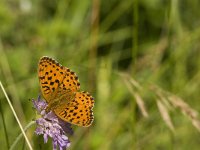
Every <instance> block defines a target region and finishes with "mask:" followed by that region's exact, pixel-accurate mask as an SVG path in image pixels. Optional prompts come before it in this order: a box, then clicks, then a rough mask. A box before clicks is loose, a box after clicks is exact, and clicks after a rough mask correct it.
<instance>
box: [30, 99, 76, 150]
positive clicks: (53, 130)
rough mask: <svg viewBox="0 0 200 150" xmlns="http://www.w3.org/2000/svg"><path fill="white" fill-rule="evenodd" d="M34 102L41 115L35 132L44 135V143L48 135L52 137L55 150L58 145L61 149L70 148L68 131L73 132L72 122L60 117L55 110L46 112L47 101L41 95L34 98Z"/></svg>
mask: <svg viewBox="0 0 200 150" xmlns="http://www.w3.org/2000/svg"><path fill="white" fill-rule="evenodd" d="M32 102H33V105H34V108H35V109H36V110H37V112H38V114H40V115H41V118H38V119H37V120H36V124H37V128H36V130H35V133H36V134H37V135H41V134H42V135H43V137H44V143H47V141H48V137H50V138H52V142H53V149H54V150H56V149H57V147H58V146H59V147H60V150H63V149H66V148H68V147H69V146H70V141H69V139H68V137H67V136H66V133H69V134H72V133H73V131H72V129H71V124H69V123H67V122H64V121H62V120H61V119H59V118H58V117H57V116H56V115H55V114H54V112H53V111H49V112H46V111H45V109H46V107H47V103H46V102H45V101H43V100H42V99H41V98H40V96H39V97H38V99H37V100H34V99H33V100H32Z"/></svg>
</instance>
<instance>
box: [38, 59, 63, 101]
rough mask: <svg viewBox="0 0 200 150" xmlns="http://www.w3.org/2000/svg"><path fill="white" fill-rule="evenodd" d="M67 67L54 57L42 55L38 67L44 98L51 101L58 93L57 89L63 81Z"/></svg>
mask: <svg viewBox="0 0 200 150" xmlns="http://www.w3.org/2000/svg"><path fill="white" fill-rule="evenodd" d="M65 72H66V71H65V69H64V67H63V66H61V65H60V64H59V63H58V62H56V61H55V60H54V59H52V58H49V57H42V58H41V59H40V62H39V67H38V77H39V82H40V87H41V91H42V95H43V97H44V99H45V100H46V101H47V102H49V101H50V100H51V99H53V98H54V97H55V95H56V93H55V92H56V89H57V88H58V86H59V85H60V83H61V82H62V80H63V78H64V75H65Z"/></svg>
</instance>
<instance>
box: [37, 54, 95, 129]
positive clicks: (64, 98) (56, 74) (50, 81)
mask: <svg viewBox="0 0 200 150" xmlns="http://www.w3.org/2000/svg"><path fill="white" fill-rule="evenodd" d="M38 78H39V84H40V88H41V92H42V95H43V98H44V99H45V100H46V102H47V104H48V105H47V108H46V111H50V110H52V111H53V112H54V113H55V114H56V115H57V116H58V117H59V118H60V119H62V120H64V121H66V122H69V123H71V124H75V125H78V126H83V127H87V126H90V125H91V124H92V122H93V120H94V116H93V110H92V109H93V106H94V98H93V97H92V96H91V95H90V94H89V93H88V92H83V91H82V92H81V91H80V83H79V81H78V77H77V75H76V74H75V72H73V71H71V70H70V69H69V68H67V67H64V66H62V65H61V64H59V63H58V62H57V61H56V60H54V59H53V58H50V57H47V56H43V57H42V58H40V60H39V63H38Z"/></svg>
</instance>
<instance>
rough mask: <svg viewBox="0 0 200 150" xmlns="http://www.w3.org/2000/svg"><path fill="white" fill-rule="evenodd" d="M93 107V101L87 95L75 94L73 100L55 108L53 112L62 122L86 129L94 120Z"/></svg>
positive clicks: (84, 93) (83, 93) (82, 93)
mask: <svg viewBox="0 0 200 150" xmlns="http://www.w3.org/2000/svg"><path fill="white" fill-rule="evenodd" d="M93 106H94V99H93V97H92V96H91V95H90V94H89V93H86V92H77V93H76V94H75V98H74V99H73V100H71V101H70V102H69V103H68V104H65V105H62V106H61V107H57V108H55V109H54V112H55V114H56V115H57V116H59V118H61V119H62V120H64V121H67V122H69V123H72V124H75V125H78V126H85V127H86V126H89V125H91V123H92V121H93V119H94V116H93V111H92V108H93Z"/></svg>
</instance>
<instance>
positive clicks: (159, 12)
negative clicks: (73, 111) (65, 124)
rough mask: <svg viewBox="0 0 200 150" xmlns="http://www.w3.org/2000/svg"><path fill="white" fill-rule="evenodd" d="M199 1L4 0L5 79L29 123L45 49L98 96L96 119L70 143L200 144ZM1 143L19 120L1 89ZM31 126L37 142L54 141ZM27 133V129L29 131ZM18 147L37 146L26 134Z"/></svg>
mask: <svg viewBox="0 0 200 150" xmlns="http://www.w3.org/2000/svg"><path fill="white" fill-rule="evenodd" d="M199 5H200V2H199V1H198V0H193V1H190V0H183V1H179V0H171V1H167V0H151V1H147V0H142V1H139V0H126V1H119V0H111V1H106V0H102V1H100V0H93V1H89V0H85V1H80V0H73V1H72V0H69V1H67V0H59V1H54V0H49V1H47V0H34V1H31V0H18V1H16V0H9V1H7V0H1V1H0V66H1V67H0V80H1V82H2V84H3V86H4V88H5V91H6V93H7V94H8V97H9V98H10V100H11V102H12V106H13V107H14V109H15V111H16V114H17V116H18V117H19V120H20V122H21V124H22V126H23V127H26V126H27V125H30V124H29V123H30V122H32V120H34V119H35V118H36V114H35V110H34V109H32V107H33V104H32V102H31V101H30V100H29V99H32V98H34V99H36V98H37V97H38V95H39V94H40V92H39V91H40V87H39V82H38V75H37V67H38V65H37V64H38V61H39V59H40V58H41V57H42V56H49V57H52V58H55V59H56V60H57V61H58V62H60V63H61V64H62V65H63V66H66V67H68V68H70V69H71V70H73V71H75V72H76V74H77V75H78V77H79V80H80V83H81V90H86V91H89V92H90V93H91V94H92V95H93V96H94V98H95V107H94V116H95V120H94V122H93V124H92V126H90V127H89V128H83V127H76V126H73V129H74V135H72V136H69V138H70V141H71V147H70V149H71V150H79V149H83V150H102V149H104V150H122V149H124V150H132V149H137V150H155V149H164V150H168V149H175V150H188V149H199V142H200V117H199V115H198V113H199V112H200V107H199V105H200V102H199V97H200V92H199V89H200V44H199V43H200V42H199V39H200V20H199V17H200V12H199ZM0 114H1V117H0V135H1V136H0V145H1V148H2V149H8V147H10V146H12V144H13V143H14V142H15V141H16V138H17V137H18V138H19V134H20V133H21V130H20V127H19V126H18V124H17V121H16V119H15V117H14V114H13V112H12V111H11V109H10V106H9V104H8V102H7V101H6V97H5V95H4V94H3V92H2V89H1V90H0ZM34 130H35V124H32V125H31V126H30V127H29V128H28V129H27V131H26V134H27V137H28V139H29V141H30V144H31V146H32V147H33V149H47V148H48V149H52V144H51V141H48V143H47V144H44V142H43V137H42V136H37V135H36V134H35V133H34ZM21 137H22V136H21ZM14 149H29V147H28V146H27V143H26V141H25V139H24V138H23V137H22V138H19V141H18V142H17V143H16V145H15V147H14Z"/></svg>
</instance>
